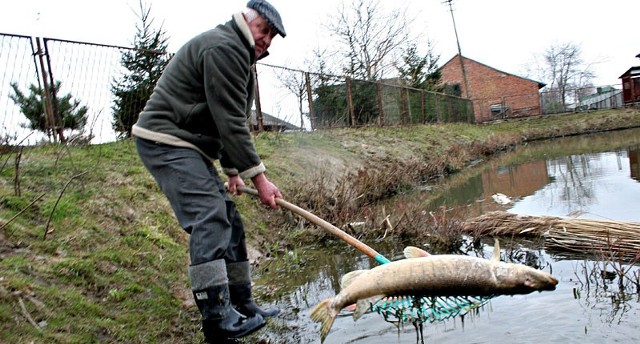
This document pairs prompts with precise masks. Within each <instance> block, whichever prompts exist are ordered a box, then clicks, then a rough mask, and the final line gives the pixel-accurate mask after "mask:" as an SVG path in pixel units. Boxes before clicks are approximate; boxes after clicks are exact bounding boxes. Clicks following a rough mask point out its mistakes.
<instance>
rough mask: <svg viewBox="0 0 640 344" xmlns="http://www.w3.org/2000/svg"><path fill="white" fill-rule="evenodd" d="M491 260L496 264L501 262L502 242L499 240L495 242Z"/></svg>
mask: <svg viewBox="0 0 640 344" xmlns="http://www.w3.org/2000/svg"><path fill="white" fill-rule="evenodd" d="M491 260H492V261H494V262H499V261H500V242H499V241H498V239H496V240H495V245H493V255H492V256H491Z"/></svg>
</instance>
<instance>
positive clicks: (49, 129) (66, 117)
mask: <svg viewBox="0 0 640 344" xmlns="http://www.w3.org/2000/svg"><path fill="white" fill-rule="evenodd" d="M60 85H61V83H60V81H56V82H55V83H54V85H53V87H51V88H50V89H49V93H50V96H51V97H52V99H53V97H54V95H57V94H58V90H60ZM11 88H12V89H13V92H14V94H11V95H9V98H11V100H13V101H14V103H16V105H18V106H19V107H20V111H21V112H22V113H23V114H24V116H25V117H26V118H27V120H29V123H26V124H22V125H21V126H22V127H24V128H28V129H31V130H37V131H41V132H43V133H45V134H47V136H48V137H49V138H52V137H53V134H54V128H55V130H56V132H57V133H58V136H59V137H60V141H61V142H62V143H64V141H65V140H64V135H62V133H61V132H60V130H61V129H70V130H80V131H81V130H82V129H84V127H85V125H86V124H87V111H88V110H89V109H88V108H87V107H86V106H80V101H79V100H77V99H75V100H74V99H73V97H72V96H71V94H67V95H65V96H62V97H60V96H58V97H57V98H56V102H57V105H58V113H59V114H60V118H61V120H62V125H60V124H59V123H58V124H55V125H53V124H52V123H50V121H49V119H48V118H47V115H46V111H45V99H44V98H45V91H44V90H43V89H42V88H41V87H39V86H36V85H34V84H31V85H29V94H28V95H25V94H24V93H23V92H22V91H20V88H19V87H18V84H17V83H15V82H14V83H11Z"/></svg>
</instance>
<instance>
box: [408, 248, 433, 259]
mask: <svg viewBox="0 0 640 344" xmlns="http://www.w3.org/2000/svg"><path fill="white" fill-rule="evenodd" d="M403 252H404V257H405V258H407V259H408V258H420V257H429V256H430V254H429V252H427V251H425V250H423V249H421V248H418V247H415V246H407V247H405V248H404V251H403Z"/></svg>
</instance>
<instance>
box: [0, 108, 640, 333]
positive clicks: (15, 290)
mask: <svg viewBox="0 0 640 344" xmlns="http://www.w3.org/2000/svg"><path fill="white" fill-rule="evenodd" d="M638 126H640V112H638V111H632V110H618V111H602V112H596V113H589V114H575V115H564V116H553V117H546V118H537V119H529V120H519V121H510V122H503V123H494V124H483V125H470V124H446V125H445V124H443V125H428V126H411V127H393V128H378V127H370V128H360V129H336V130H330V131H317V132H314V133H304V134H302V133H291V134H289V133H287V134H282V133H279V134H274V133H263V134H259V135H257V136H255V138H254V142H255V144H256V146H257V148H258V152H259V153H260V154H261V157H262V159H263V160H264V162H265V164H266V166H267V170H268V172H267V175H268V177H269V178H270V179H271V180H272V181H274V182H275V183H276V184H277V185H278V186H279V187H280V189H281V190H282V192H283V194H284V196H285V198H286V199H287V200H289V201H291V202H292V203H295V204H298V205H300V206H302V207H303V208H306V209H308V210H310V211H312V212H314V213H315V214H316V215H318V216H320V217H322V218H324V219H326V220H327V221H329V222H331V223H334V224H336V225H338V226H340V225H342V224H345V223H348V222H350V221H352V220H353V219H358V218H362V217H361V216H362V215H363V214H364V215H366V216H368V218H369V219H370V221H371V223H374V222H375V225H376V226H378V225H379V224H380V223H381V221H382V217H381V215H382V213H378V212H374V210H372V209H375V208H374V207H375V206H376V205H378V204H380V202H384V200H386V199H388V198H389V197H391V196H393V195H395V194H397V193H401V192H405V191H406V190H410V189H412V188H414V187H415V186H416V185H420V184H423V183H425V182H426V181H428V180H431V179H433V178H440V177H442V176H444V175H447V174H451V173H455V172H459V171H463V170H464V169H465V167H466V166H468V164H469V163H471V162H473V161H477V160H482V159H485V158H486V157H487V156H491V155H494V154H496V153H501V152H504V151H508V150H510V149H512V148H513V147H515V146H517V145H520V144H522V143H524V142H526V141H527V140H534V139H536V140H537V139H544V138H549V137H557V136H567V135H577V134H582V133H585V132H594V131H600V130H615V129H621V128H628V127H638ZM0 158H1V160H0V195H2V198H1V199H0V343H32V342H33V343H97V342H100V343H177V342H181V343H198V342H201V341H202V335H201V334H200V333H199V330H198V327H199V313H198V311H197V309H196V308H195V306H194V305H193V304H192V303H191V302H190V298H191V296H190V292H189V282H188V273H187V266H188V261H189V258H188V236H187V234H185V233H184V232H183V231H182V229H181V228H179V226H178V224H177V222H176V220H175V218H174V215H173V213H172V211H171V208H170V206H169V204H168V202H167V201H166V199H165V198H164V196H163V195H162V194H161V192H160V190H159V188H158V187H157V186H156V184H155V181H154V180H153V179H152V177H151V176H150V175H149V173H148V172H147V171H146V170H145V169H144V167H143V166H142V164H141V163H140V161H139V159H138V157H137V154H136V152H135V146H134V145H133V142H131V141H128V140H127V141H120V142H114V143H109V144H101V145H92V146H78V147H61V146H57V145H43V146H38V147H29V148H24V149H22V150H19V149H18V148H15V147H13V150H12V151H10V152H9V153H6V154H4V155H1V156H0ZM235 200H236V201H237V204H238V208H239V209H240V212H241V214H242V215H243V217H244V219H245V223H246V229H247V237H248V242H249V244H250V246H251V247H253V248H254V249H256V250H258V251H259V253H261V254H263V255H270V256H274V257H282V259H288V260H291V261H293V262H294V263H296V262H297V263H301V262H298V260H299V259H300V258H299V257H301V256H300V255H298V254H297V253H298V251H299V249H300V248H301V247H302V246H303V245H304V244H307V243H313V242H317V241H321V240H322V239H323V238H325V239H326V238H327V237H326V235H325V234H324V233H323V232H322V231H320V230H318V229H314V228H309V226H308V224H306V223H304V222H302V221H301V220H300V219H299V218H297V217H295V216H292V215H291V214H289V213H287V212H285V211H276V212H273V211H265V210H264V207H262V206H261V205H260V204H259V202H258V201H257V200H256V199H255V198H253V197H251V196H239V197H236V198H235ZM400 221H404V222H403V223H404V226H405V229H403V230H400V229H398V230H397V231H392V232H389V233H387V234H388V235H391V236H402V235H411V234H412V233H414V232H416V231H417V228H418V226H421V225H422V224H423V223H430V222H433V221H436V222H438V221H440V222H443V221H444V219H442V218H438V217H437V215H436V217H430V218H425V219H422V220H420V221H424V222H420V221H418V220H417V218H412V217H410V216H405V218H404V219H394V223H400ZM398 228H400V227H398ZM384 233H385V228H384V227H379V226H378V228H376V229H375V230H370V231H365V230H363V229H359V228H354V229H353V233H352V234H354V235H356V236H358V237H362V238H367V236H369V237H371V236H374V237H375V236H381V235H383V234H384ZM435 234H437V236H439V237H444V238H446V237H447V236H448V235H450V232H449V231H447V230H446V229H445V231H444V232H442V233H435ZM258 289H259V288H258Z"/></svg>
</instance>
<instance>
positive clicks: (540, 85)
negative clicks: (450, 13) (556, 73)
mask: <svg viewBox="0 0 640 344" xmlns="http://www.w3.org/2000/svg"><path fill="white" fill-rule="evenodd" d="M458 55H460V54H455V55H454V56H453V57H452V58H451V59H449V61H447V62H446V63H445V64H443V65H442V67H440V69H442V68H443V67H444V66H446V65H447V64H449V63H451V61H453V60H454V59H455V58H456V57H458ZM462 58H464V59H465V60H469V61H473V62H475V63H477V64H480V65H483V66H485V67H487V68H491V69H493V70H495V71H498V72H500V73H503V74H508V75H511V76H514V77H516V78H520V79H524V80H528V81H531V82H535V83H536V84H538V89H540V88H543V87H545V86H547V84H545V83H543V82H540V81H535V80H532V79H529V78H524V77H521V76H518V75H515V74H512V73H507V72H505V71H502V70H500V69H497V68H493V67H491V66H489V65H487V64H484V63H482V62H478V61H476V60H474V59H470V58H468V57H466V56H462Z"/></svg>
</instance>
